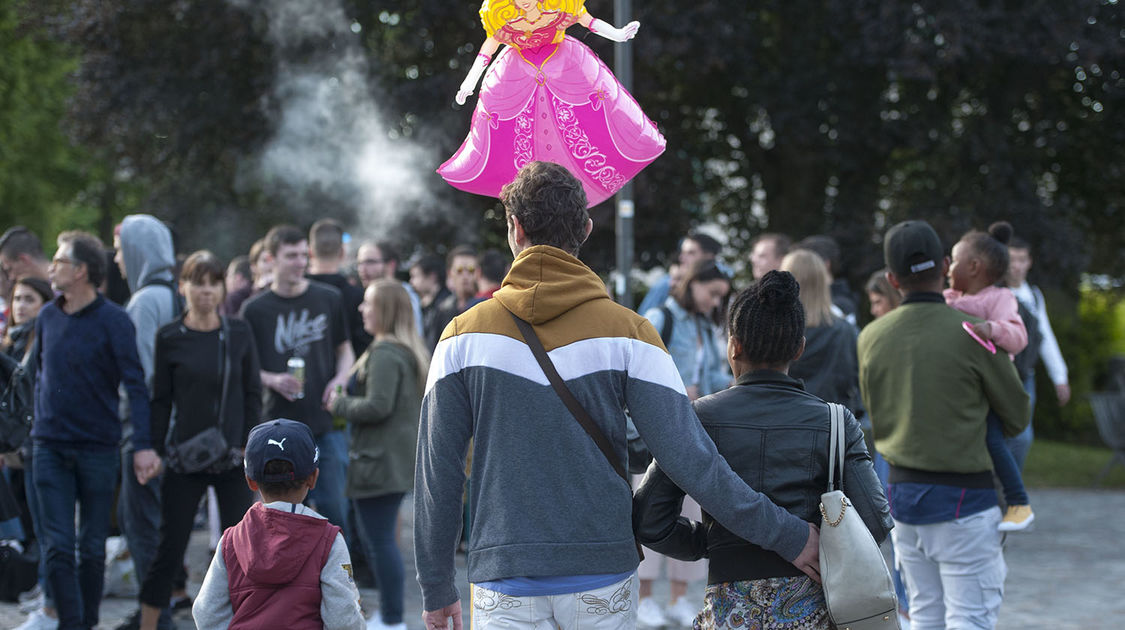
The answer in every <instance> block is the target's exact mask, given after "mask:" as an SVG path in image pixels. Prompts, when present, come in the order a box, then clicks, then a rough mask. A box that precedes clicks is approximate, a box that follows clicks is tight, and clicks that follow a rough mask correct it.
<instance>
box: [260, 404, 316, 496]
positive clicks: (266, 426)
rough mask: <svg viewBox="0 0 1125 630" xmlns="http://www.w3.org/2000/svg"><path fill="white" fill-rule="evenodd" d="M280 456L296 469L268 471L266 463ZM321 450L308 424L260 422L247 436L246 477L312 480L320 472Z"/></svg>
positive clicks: (276, 479) (272, 479) (291, 421)
mask: <svg viewBox="0 0 1125 630" xmlns="http://www.w3.org/2000/svg"><path fill="white" fill-rule="evenodd" d="M275 459H280V460H283V461H287V462H289V463H290V464H293V472H291V473H284V474H272V475H267V474H266V462H268V461H271V460H275ZM319 461H320V450H319V449H318V448H317V447H316V441H315V440H313V434H312V431H311V430H309V427H308V425H306V424H304V423H303V422H297V421H295V420H288V419H285V418H278V419H276V420H270V421H269V422H264V423H262V424H259V425H258V426H256V427H254V428H253V429H251V430H250V435H249V436H248V437H247V438H246V461H245V465H246V476H247V477H250V478H251V479H253V480H254V481H258V482H262V481H265V482H267V483H269V482H277V481H294V480H298V479H308V478H309V477H311V476H312V474H313V473H314V472H316V468H317V462H319Z"/></svg>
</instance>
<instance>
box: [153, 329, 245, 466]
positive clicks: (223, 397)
mask: <svg viewBox="0 0 1125 630" xmlns="http://www.w3.org/2000/svg"><path fill="white" fill-rule="evenodd" d="M180 327H181V328H185V329H186V327H185V326H184V324H183V322H182V321H181V322H180ZM229 332H230V326H229V324H228V323H227V318H226V317H224V316H222V315H220V316H219V374H222V375H223V386H222V389H221V390H220V394H219V431H220V432H222V430H223V417H224V416H225V415H226V409H227V388H228V387H229V385H230V352H229V347H228V345H229V343H230V342H229V340H228V337H229V336H230V335H229ZM176 415H177V414H176V410H175V409H174V408H173V410H172V418H171V421H170V422H169V423H168V433H166V434H165V435H164V446H165V448H167V447H168V446H170V445H171V444H172V436H173V435H174V434H175V431H176Z"/></svg>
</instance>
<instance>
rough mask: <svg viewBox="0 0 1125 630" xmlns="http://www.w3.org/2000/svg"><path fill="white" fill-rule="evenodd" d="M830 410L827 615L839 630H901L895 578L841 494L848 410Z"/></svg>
mask: <svg viewBox="0 0 1125 630" xmlns="http://www.w3.org/2000/svg"><path fill="white" fill-rule="evenodd" d="M828 408H829V415H830V417H831V420H832V429H831V431H832V432H831V437H830V439H829V445H830V447H829V452H828V492H825V493H824V494H822V495H820V514H821V516H822V517H823V519H822V520H821V523H820V577H821V580H822V581H823V584H824V599H825V601H827V602H828V614H829V616H831V617H832V622H833V623H835V624H836V627H837V628H838V630H898V628H899V625H898V597H897V596H896V595H895V589H894V585H893V584H892V582H891V573H890V571H889V570H887V563H886V561H884V560H883V554H882V552H880V551H879V545H877V544H875V539H874V538H873V537H872V536H871V532H870V531H868V530H867V525H865V524H864V523H863V519H862V518H860V516H859V514H858V513H857V512H856V511H855V508H854V507H853V506H852V504H851V502H850V501H849V500H848V497H847V496H845V495H844V491H843V489H842V488H843V487H844V450H845V444H844V442H845V440H844V408H843V407H842V406H841V405H838V404H835V403H829V404H828ZM837 469H838V470H837ZM837 472H838V473H839V476H838V477H837ZM837 486H838V487H839V488H841V489H839V490H837V489H836V488H837Z"/></svg>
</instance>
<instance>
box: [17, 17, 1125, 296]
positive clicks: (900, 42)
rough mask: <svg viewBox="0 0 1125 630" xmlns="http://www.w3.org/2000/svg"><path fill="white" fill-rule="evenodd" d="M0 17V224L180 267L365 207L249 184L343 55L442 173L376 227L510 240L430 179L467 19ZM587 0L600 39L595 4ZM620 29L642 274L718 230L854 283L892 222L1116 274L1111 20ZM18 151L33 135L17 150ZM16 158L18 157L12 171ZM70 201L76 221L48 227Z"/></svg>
mask: <svg viewBox="0 0 1125 630" xmlns="http://www.w3.org/2000/svg"><path fill="white" fill-rule="evenodd" d="M0 6H3V7H5V11H6V12H5V13H4V14H3V15H4V16H5V21H4V24H5V25H6V26H4V28H5V29H7V30H5V31H3V32H4V34H5V37H4V38H3V40H2V41H0V51H2V52H4V53H5V54H4V55H3V57H2V58H3V59H4V64H3V66H4V67H3V68H0V77H4V81H6V83H3V85H20V86H24V87H23V88H22V89H23V92H22V93H24V94H28V93H29V92H28V90H32V91H34V90H41V91H43V93H42V94H40V95H39V96H36V98H38V99H39V100H34V99H31V100H26V103H36V104H35V105H33V106H27V107H24V108H23V109H21V110H20V113H19V114H18V118H19V120H20V121H21V122H20V124H19V125H16V126H11V128H12V129H19V130H20V134H18V135H19V137H18V138H12V139H9V138H8V137H6V136H0V138H2V139H3V142H2V143H0V160H4V163H3V168H0V178H3V179H0V181H2V182H4V184H5V186H4V188H3V189H0V194H3V195H8V189H9V187H10V186H12V184H10V182H11V181H13V180H14V179H16V178H14V177H13V176H12V175H11V173H33V174H35V176H34V177H32V178H30V179H27V180H26V182H27V183H26V184H25V183H20V184H19V187H20V189H21V190H22V191H23V192H20V193H19V194H18V195H17V194H16V193H11V195H12V196H13V198H12V199H11V200H9V198H8V197H7V196H5V197H3V201H4V207H5V208H25V207H30V206H34V207H39V208H52V209H54V210H53V211H52V213H51V215H52V216H55V217H60V218H65V219H66V220H68V221H70V220H78V221H80V222H82V221H85V222H87V223H89V222H90V221H92V220H94V219H93V218H92V217H94V216H96V217H97V218H96V221H97V222H98V225H100V226H105V225H106V224H107V222H110V221H111V218H112V217H113V216H117V215H119V214H120V213H121V212H124V211H126V210H129V211H147V212H152V213H154V214H157V215H158V216H160V217H161V218H164V219H169V220H172V221H173V222H174V223H175V224H176V225H177V227H178V229H179V233H180V236H181V242H182V243H184V245H185V247H189V248H190V247H194V246H200V245H207V246H210V247H213V248H215V249H216V250H217V251H219V252H220V253H221V254H223V255H230V254H233V253H234V252H235V251H238V250H241V249H244V248H245V246H246V244H247V243H249V242H251V241H252V240H253V239H254V238H256V237H257V236H258V235H260V234H261V232H262V231H263V230H264V229H265V227H266V226H268V225H269V224H270V223H273V222H276V221H279V220H289V221H295V222H298V223H303V224H308V223H311V220H312V219H313V218H315V217H317V216H322V215H330V216H336V217H338V218H340V219H343V220H345V221H347V222H349V223H350V222H353V221H357V220H362V219H364V218H366V217H367V216H368V215H370V214H371V213H372V211H373V209H372V208H371V205H375V204H377V203H379V202H380V200H379V199H377V200H376V201H375V202H372V201H371V200H369V199H365V198H364V197H363V196H361V195H355V194H353V193H354V191H352V190H341V189H340V188H341V187H340V186H336V185H332V184H324V185H320V186H312V187H309V188H308V189H302V190H300V191H295V190H294V189H293V187H292V186H290V185H289V184H290V183H291V182H288V181H286V179H285V178H284V177H278V176H276V175H274V176H272V177H271V176H267V175H263V173H262V172H260V171H259V170H258V169H257V168H256V165H257V162H258V160H259V159H260V157H261V155H262V154H263V151H265V150H266V149H267V148H268V147H269V145H270V142H271V141H272V139H274V138H275V137H276V136H275V134H276V133H277V132H278V130H279V129H280V128H281V127H282V126H283V125H284V124H285V122H286V121H285V117H284V108H285V105H286V98H288V97H290V96H293V93H290V94H286V93H284V90H283V89H280V87H279V83H278V80H279V77H280V76H281V75H282V74H284V73H285V72H289V71H291V70H293V69H294V68H318V67H319V68H323V69H324V73H325V79H326V81H327V80H328V79H329V77H330V76H331V78H335V79H338V80H343V79H346V78H347V77H345V76H342V75H341V73H340V72H338V70H339V69H340V68H341V66H339V65H338V64H336V62H338V61H339V60H340V59H344V58H347V57H349V56H350V55H352V54H353V52H355V51H358V55H357V56H358V57H359V58H360V59H361V60H362V61H363V63H360V64H356V65H354V66H348V68H349V69H354V70H355V71H356V72H359V73H360V74H362V75H363V76H362V79H363V80H364V81H366V82H367V83H366V84H365V85H366V86H367V87H366V90H367V91H368V92H369V93H370V95H371V96H373V97H374V101H375V103H376V105H377V115H378V116H379V117H380V118H381V119H384V120H383V122H384V123H385V126H384V127H385V128H383V130H382V131H380V132H379V133H382V134H384V135H385V136H386V138H384V140H389V141H392V142H391V143H390V144H388V145H387V146H389V147H393V146H395V145H394V143H393V141H397V140H403V141H409V142H410V143H411V144H412V145H413V146H417V147H421V149H422V150H423V151H428V152H430V153H428V155H430V156H431V157H432V162H433V163H432V164H425V165H424V166H425V168H421V169H418V172H417V175H416V176H415V177H413V178H412V179H414V180H416V181H414V182H411V183H414V184H416V185H418V186H419V188H420V190H419V192H418V194H417V195H416V199H413V200H412V203H413V206H412V207H410V208H409V209H408V211H404V212H401V213H400V215H399V216H400V217H401V219H400V221H399V224H396V225H392V226H388V227H387V229H388V230H390V231H392V232H393V233H394V234H395V235H396V236H398V237H400V238H401V239H402V240H403V241H404V242H406V243H419V244H421V245H423V246H425V247H427V248H431V249H441V248H443V247H445V246H447V245H449V244H451V243H452V242H454V241H457V240H471V241H477V242H489V241H500V242H502V240H501V239H498V238H497V232H498V231H499V232H500V234H502V228H501V225H502V222H501V221H497V220H496V213H495V208H496V202H495V200H490V199H485V198H481V197H476V196H473V195H466V194H463V193H460V192H457V191H455V190H454V189H452V188H451V187H449V186H448V185H446V184H445V183H444V182H442V181H441V179H440V178H439V177H437V176H436V175H435V174H434V173H433V169H434V168H435V167H436V166H437V165H438V164H439V163H440V161H441V160H442V159H444V157H446V156H448V155H451V154H452V153H453V152H454V151H455V150H456V148H457V146H458V144H459V143H460V142H461V141H462V139H463V138H464V137H465V134H466V132H467V130H468V125H469V119H470V116H471V113H472V106H473V104H474V101H470V104H469V105H467V106H464V107H459V106H455V105H453V104H452V97H453V94H454V93H455V91H456V89H457V86H458V85H459V83H460V81H461V80H462V78H463V77H464V74H465V72H466V71H467V70H468V68H469V66H470V65H471V63H472V60H473V58H474V56H475V53H476V50H477V48H478V46H479V45H480V43H481V41H482V40H483V39H484V33H483V30H482V29H481V26H480V23H479V20H478V18H477V15H476V9H477V5H476V3H472V2H470V3H462V4H453V5H451V4H450V3H449V2H447V1H446V0H410V1H408V2H401V1H396V2H392V1H390V0H363V1H360V0H339V1H338V2H337V1H331V2H324V3H316V2H311V0H310V1H308V2H305V1H302V2H297V1H296V0H285V1H282V0H277V1H274V2H253V1H252V0H179V1H177V2H166V1H164V0H39V1H37V2H35V3H26V4H24V3H16V2H13V0H0ZM587 6H588V9H589V10H590V12H591V13H593V14H594V15H596V16H598V17H601V18H603V19H605V20H607V21H611V22H612V21H615V18H614V16H613V6H612V3H610V2H608V0H589V2H588V4H587ZM12 7H22V8H24V9H26V10H28V11H31V12H33V13H34V15H35V16H36V17H37V18H38V21H37V22H36V24H38V25H39V26H37V28H39V29H41V30H42V29H50V32H51V33H52V34H54V35H55V36H56V40H55V42H53V43H50V45H51V48H50V49H49V50H47V49H44V48H42V45H45V44H42V42H39V43H36V46H40V48H38V49H37V50H40V51H44V52H42V54H41V55H40V56H41V57H42V59H40V60H39V61H36V59H37V57H35V56H34V55H32V56H30V57H29V56H28V55H27V54H26V53H20V52H19V46H21V45H26V44H21V42H24V41H25V40H26V37H23V34H22V33H21V34H17V35H18V36H14V37H8V36H7V34H8V33H9V32H12V31H11V29H12V28H14V27H13V26H12V25H11V24H12V22H11V19H10V16H11V15H12V11H13V10H14V9H13V8H12ZM310 7H313V8H312V9H310ZM287 11H288V13H287ZM279 16H280V18H281V21H282V22H284V21H285V20H289V23H291V24H295V23H310V22H317V21H318V20H321V21H322V20H324V19H325V16H329V17H330V18H331V19H332V20H335V23H334V24H332V25H330V27H328V28H324V29H322V30H321V31H318V32H312V33H310V32H306V33H304V34H303V35H301V36H300V37H297V38H292V37H285V36H284V34H285V33H284V32H282V31H279V28H280V27H279V23H280V22H279ZM634 17H635V18H637V19H638V20H640V21H641V23H642V25H643V26H642V28H641V31H640V33H639V35H638V37H637V39H636V40H634V41H633V42H632V43H630V44H628V46H629V47H630V49H631V50H632V52H633V56H634V59H635V68H636V73H635V74H636V78H635V85H634V88H633V90H632V91H633V94H634V96H635V97H636V98H637V100H638V101H639V102H640V103H641V105H642V107H643V108H644V110H645V111H646V112H647V113H648V115H649V116H650V117H651V118H652V119H653V120H654V121H655V122H656V123H657V124H658V125H659V126H660V128H661V131H662V132H663V133H664V135H665V136H666V138H667V139H668V150H667V152H666V154H665V155H664V156H663V157H661V158H660V159H658V160H657V161H656V162H655V163H653V164H652V166H650V167H649V168H648V169H646V170H645V171H643V172H642V173H641V174H640V176H639V177H638V178H637V180H636V201H637V220H636V251H637V258H638V261H639V262H640V263H641V264H642V265H643V266H648V265H651V264H652V263H655V262H657V261H658V260H660V259H662V258H663V257H664V256H665V254H666V253H667V252H669V251H671V250H672V249H673V247H674V245H675V243H676V240H677V239H678V238H679V237H680V236H681V235H682V234H684V233H685V232H686V231H687V230H688V229H689V228H690V227H691V226H692V225H694V224H697V223H700V222H703V221H711V222H715V223H717V224H718V225H719V226H721V227H722V229H723V230H724V231H725V232H727V234H728V235H729V236H730V250H729V251H731V252H743V253H744V252H746V245H747V243H748V242H749V241H750V240H751V239H752V238H753V237H754V236H755V235H756V234H758V233H759V232H760V231H762V230H763V229H767V228H768V229H770V230H773V231H784V232H788V233H790V234H791V235H793V236H795V237H801V236H805V235H808V234H812V233H828V234H831V235H833V236H835V237H836V238H837V239H838V240H839V241H840V243H841V245H842V249H843V253H844V259H845V260H844V263H845V268H846V269H845V270H846V274H847V276H848V278H849V280H851V283H852V285H853V286H856V287H858V286H860V285H861V283H862V281H863V280H864V279H865V277H866V275H867V274H868V273H869V272H870V271H871V270H872V269H874V268H877V267H880V266H881V264H882V263H881V256H880V247H879V242H880V238H881V234H882V232H883V231H884V230H885V229H886V227H887V226H888V225H890V224H891V223H893V222H896V221H899V220H902V219H905V218H908V217H909V218H926V219H928V220H930V221H931V222H932V223H934V225H935V227H937V228H938V230H939V232H940V233H941V234H942V235H943V236H944V237H946V238H947V240H949V241H950V242H952V241H953V240H954V239H955V238H956V237H957V236H958V235H959V234H960V233H961V232H963V231H965V230H967V229H968V228H970V227H983V226H986V225H987V224H988V223H989V222H991V221H993V220H995V219H999V218H1006V219H1009V220H1011V221H1012V222H1013V223H1014V224H1015V226H1016V229H1017V233H1018V234H1020V235H1021V236H1023V237H1024V238H1026V239H1027V240H1029V241H1030V242H1031V245H1032V247H1033V249H1034V251H1035V252H1036V255H1037V257H1039V259H1041V260H1050V261H1051V263H1052V264H1051V265H1050V266H1049V267H1046V269H1045V270H1044V271H1045V273H1044V274H1043V279H1042V284H1044V285H1046V286H1055V287H1075V286H1077V279H1078V277H1079V273H1080V272H1081V271H1084V270H1085V271H1092V272H1096V273H1108V274H1119V273H1120V269H1121V268H1123V264H1125V247H1122V242H1121V241H1122V237H1121V229H1120V226H1121V224H1122V215H1123V213H1125V203H1123V202H1125V172H1123V169H1125V125H1122V124H1121V121H1122V120H1123V117H1122V115H1121V111H1120V110H1121V108H1122V106H1123V105H1125V77H1122V73H1123V72H1125V67H1123V66H1125V63H1123V62H1125V46H1123V45H1122V39H1123V36H1122V32H1123V27H1125V22H1123V18H1122V15H1121V11H1120V7H1119V3H1118V2H1116V1H1113V0H1073V1H1069V2H1058V1H1052V0H1029V1H1027V2H1023V3H980V2H977V1H975V0H952V1H950V2H944V3H937V4H934V3H929V4H924V3H895V2H889V3H888V2H881V1H877V0H820V1H819V2H812V3H809V2H803V3H794V2H785V1H783V0H762V1H760V2H755V3H731V2H697V3H686V4H685V3H683V2H671V1H669V0H651V1H649V2H644V3H640V2H635V3H634ZM16 23H17V24H18V22H16ZM570 35H571V36H573V37H576V38H578V39H580V40H582V41H584V42H585V43H587V44H588V45H590V46H591V47H592V48H593V49H594V51H595V52H596V53H598V54H599V55H600V56H601V57H602V59H604V60H606V61H607V63H612V58H613V50H614V44H612V43H610V42H608V41H606V40H604V39H602V38H600V37H597V36H594V35H591V34H589V33H588V32H587V31H585V29H582V28H581V27H577V26H576V27H573V28H572V29H571V32H570ZM39 39H42V38H39ZM60 42H61V45H60ZM9 49H11V50H9ZM68 51H73V55H77V58H78V59H79V61H80V63H78V65H75V57H74V56H73V55H72V54H71V53H69V52H68ZM37 63H38V64H40V65H36V64H37ZM42 64H47V65H46V66H44V65H42ZM334 64H336V65H334ZM68 73H70V76H71V82H70V86H67V85H66V76H67V75H68ZM333 73H336V74H335V75H333ZM12 75H18V76H22V77H23V79H18V80H17V79H13V78H10V77H11V76H12ZM337 75H339V76H337ZM39 76H42V77H43V78H44V80H42V81H39V80H36V81H34V82H31V81H29V80H28V78H29V77H39ZM311 89H312V88H307V87H306V88H301V89H295V90H291V92H295V93H297V94H298V95H299V94H300V93H302V91H304V92H307V91H309V90H311ZM71 96H72V98H71V101H70V103H71V107H70V108H69V110H68V111H66V112H64V111H63V109H62V105H61V104H62V103H64V102H66V99H67V98H68V97H71ZM5 98H6V95H4V94H0V103H2V107H3V108H4V109H3V111H4V112H7V111H9V110H10V108H11V105H10V104H8V103H6V102H4V99H5ZM24 98H25V99H28V98H30V97H24ZM338 114H339V112H338V111H326V112H322V113H321V115H322V116H324V117H325V118H329V119H331V118H332V117H333V116H336V115H338ZM0 115H7V114H6V113H4V114H0ZM373 115H374V114H373ZM64 116H65V119H66V123H65V128H66V129H67V130H68V131H69V132H70V133H71V134H72V135H73V137H74V138H75V139H77V141H78V142H79V143H80V144H81V145H82V146H83V147H84V151H86V153H85V155H84V157H81V158H75V157H73V155H71V153H70V152H73V151H75V149H74V148H73V147H70V146H69V144H67V143H66V142H65V136H63V135H62V134H61V132H59V131H58V121H59V120H60V118H63V117H64ZM5 129H6V127H5ZM33 130H34V131H33ZM0 133H8V132H7V131H5V132H0ZM31 138H46V139H48V141H47V142H44V143H41V146H39V145H30V146H29V142H30V141H31V140H30V139H31ZM13 140H18V141H19V143H15V144H13V143H12V141H13ZM356 140H357V141H362V140H363V138H357V139H356ZM9 147H24V148H23V149H20V150H15V149H9ZM33 149H34V150H33ZM13 153H14V154H16V155H18V156H21V159H25V160H27V161H30V162H34V165H32V164H30V163H26V164H22V163H21V164H18V165H13V164H10V163H9V162H8V161H9V160H12V159H15V158H12V157H10V156H11V155H12V154H13ZM385 153H386V155H385V157H384V156H380V157H381V158H382V159H383V161H384V162H386V163H392V162H394V161H396V160H398V155H396V152H395V151H394V150H393V149H388V150H386V152H385ZM76 165H97V166H96V168H92V167H83V168H77V167H76ZM76 168H77V172H76V171H75V169H76ZM90 181H94V182H109V183H108V185H97V186H92V187H91V186H90V185H88V182H90ZM36 182H38V183H36ZM42 182H53V183H54V184H55V185H54V186H44V185H43V184H42ZM343 188H344V189H347V188H349V187H348V186H343ZM12 190H15V189H14V188H13V189H12ZM69 205H74V208H73V212H71V213H70V214H67V213H63V212H61V211H55V210H57V209H60V208H62V207H64V206H69ZM92 208H96V209H97V212H96V213H94V214H91V212H92V211H91V209H92ZM19 212H21V213H22V214H29V211H24V210H19ZM490 212H491V214H490ZM592 214H593V218H594V221H595V226H596V227H595V232H594V234H593V235H592V237H591V242H590V244H589V245H588V246H587V247H586V248H585V255H584V257H585V258H586V259H587V260H588V261H589V262H590V263H591V264H592V266H594V267H595V269H598V270H599V271H605V270H608V269H609V268H611V267H612V266H613V264H614V262H613V260H614V256H613V251H614V248H613V236H614V235H613V209H612V204H611V203H605V204H602V205H601V206H599V207H597V208H594V210H593V213H592ZM482 217H485V219H484V220H482V219H481V218H482ZM490 217H491V218H490ZM44 229H46V227H44ZM1078 242H1081V243H1083V244H1084V245H1085V247H1075V246H1074V244H1075V243H1078ZM1071 293H1073V291H1071ZM1060 317H1061V315H1060Z"/></svg>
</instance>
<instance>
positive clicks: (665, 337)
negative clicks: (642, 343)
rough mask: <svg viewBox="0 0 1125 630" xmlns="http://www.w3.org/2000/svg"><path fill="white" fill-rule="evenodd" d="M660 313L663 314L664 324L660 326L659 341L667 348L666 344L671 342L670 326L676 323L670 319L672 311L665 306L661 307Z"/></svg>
mask: <svg viewBox="0 0 1125 630" xmlns="http://www.w3.org/2000/svg"><path fill="white" fill-rule="evenodd" d="M660 312H661V313H663V314H664V324H662V325H661V326H660V341H662V342H664V347H665V348H667V347H668V342H669V341H672V326H673V325H674V324H675V323H676V322H675V320H674V319H673V318H672V309H670V308H668V307H667V306H661V307H660Z"/></svg>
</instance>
